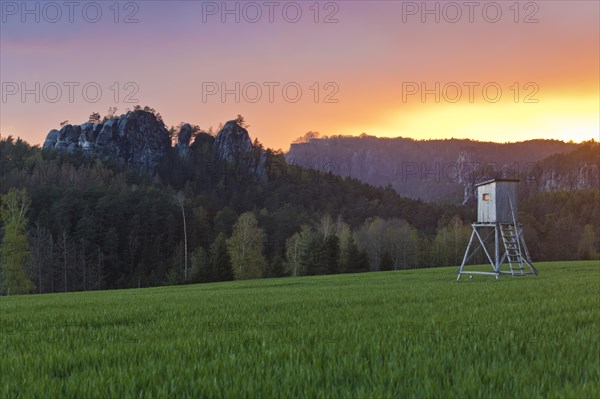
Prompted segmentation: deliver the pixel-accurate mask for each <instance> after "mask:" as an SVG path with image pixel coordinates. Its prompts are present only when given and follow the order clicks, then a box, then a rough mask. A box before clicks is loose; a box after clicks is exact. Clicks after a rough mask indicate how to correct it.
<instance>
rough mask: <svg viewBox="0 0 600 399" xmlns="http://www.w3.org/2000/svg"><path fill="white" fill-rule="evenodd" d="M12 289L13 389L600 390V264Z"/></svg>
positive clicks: (7, 345) (85, 393) (505, 394)
mask: <svg viewBox="0 0 600 399" xmlns="http://www.w3.org/2000/svg"><path fill="white" fill-rule="evenodd" d="M536 266H537V267H538V269H539V270H540V276H538V277H520V278H512V277H506V278H502V279H500V280H498V281H496V280H495V279H494V278H493V277H488V276H477V277H475V278H474V279H473V280H468V279H465V280H463V281H461V282H455V281H454V279H455V275H454V274H453V272H454V271H455V268H442V269H426V270H412V271H403V272H384V273H370V274H362V275H338V276H321V277H305V278H291V279H279V280H259V281H250V282H232V283H217V284H210V285H194V286H180V287H165V288H151V289H141V290H125V291H108V292H88V293H73V294H56V295H32V296H21V297H8V298H7V297H3V298H0V323H1V324H0V334H1V335H0V397H2V398H18V397H52V398H54V397H69V398H84V397H85V398H87V397H97V398H113V397H114V398H123V397H126V398H133V397H149V398H151V397H161V398H182V397H195V398H196V397H210V398H213V397H235V398H243V397H251V398H272V397H273V398H280V397H306V398H317V397H320V398H335V397H340V398H351V397H361V398H382V397H394V398H404V397H449V396H453V397H494V398H512V397H527V398H529V397H581V398H592V397H596V398H597V397H600V262H598V261H589V262H555V263H540V264H537V265H536Z"/></svg>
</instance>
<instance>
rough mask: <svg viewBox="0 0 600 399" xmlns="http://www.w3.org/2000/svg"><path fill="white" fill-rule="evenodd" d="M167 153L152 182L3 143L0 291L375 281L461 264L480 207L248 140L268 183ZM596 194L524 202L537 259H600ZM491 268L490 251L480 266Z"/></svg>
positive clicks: (551, 195) (241, 168) (210, 143)
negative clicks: (432, 198) (296, 279)
mask: <svg viewBox="0 0 600 399" xmlns="http://www.w3.org/2000/svg"><path fill="white" fill-rule="evenodd" d="M195 139H196V140H195V141H194V143H193V144H192V146H191V147H190V150H191V155H190V157H187V158H185V159H182V158H181V157H178V156H177V153H176V151H175V149H173V151H171V152H169V153H167V154H166V156H165V157H164V159H163V161H162V162H161V165H160V168H159V170H158V174H157V175H156V176H148V175H140V174H136V173H133V172H132V171H131V170H128V169H127V168H126V167H124V166H122V165H118V164H116V163H111V162H106V161H102V160H100V159H97V158H93V157H89V156H86V155H85V154H82V153H81V152H75V153H68V152H57V151H55V150H51V151H46V150H44V151H42V150H41V149H40V148H39V147H38V146H31V145H29V144H28V143H26V142H25V141H23V140H21V139H15V138H13V137H11V136H9V137H5V138H3V139H0V194H1V204H0V219H1V225H0V228H1V230H0V231H1V232H0V237H1V238H2V246H1V248H0V262H1V266H2V267H1V268H0V279H1V280H0V282H1V289H2V294H4V295H8V294H10V295H12V294H19V293H49V292H68V291H85V290H102V289H120V288H132V287H150V286H158V285H165V284H170V285H172V284H188V283H204V282H214V281H226V280H234V279H237V280H243V279H256V278H275V277H283V276H302V275H317V274H335V273H355V272H369V271H371V272H375V271H380V270H400V269H412V268H424V267H437V266H448V265H458V264H460V262H461V260H462V256H463V254H464V249H465V246H466V243H467V241H468V237H469V234H470V232H471V227H470V223H472V222H473V221H474V218H475V209H474V208H473V207H465V206H453V205H447V204H443V205H442V204H436V203H426V202H423V201H419V200H413V199H407V198H403V197H400V196H399V195H398V194H397V193H396V192H395V191H394V190H393V189H392V188H391V186H388V187H383V188H378V187H373V186H369V185H367V184H364V183H361V182H359V181H357V180H354V179H352V178H343V177H339V176H334V175H332V174H329V173H323V172H318V171H315V170H309V169H304V168H302V167H299V166H295V165H289V164H287V163H286V161H285V159H284V156H283V154H282V153H281V152H276V151H271V150H268V149H264V148H263V146H262V145H261V144H260V143H259V142H258V141H256V140H255V141H254V144H253V147H252V151H253V153H255V154H260V155H261V156H262V157H263V158H264V159H265V173H264V175H261V176H257V175H256V174H253V173H249V172H248V167H247V165H245V164H244V163H243V160H239V161H238V160H236V161H231V160H229V161H223V160H220V159H218V158H217V157H215V156H214V145H215V136H214V135H212V134H208V133H198V134H197V135H196V137H195ZM599 203H600V191H598V190H580V191H558V192H542V193H535V194H532V195H528V196H524V197H523V198H521V199H520V206H519V209H520V215H519V217H520V220H521V222H522V223H523V224H524V226H525V227H524V228H525V238H526V240H527V242H528V246H529V249H530V253H531V256H532V258H533V259H534V261H542V260H567V259H568V260H576V259H597V258H598V256H599V254H598V251H599V243H598V233H599V232H600V211H599V206H598V204H599ZM477 260H480V261H481V260H483V254H481V258H480V259H475V261H477Z"/></svg>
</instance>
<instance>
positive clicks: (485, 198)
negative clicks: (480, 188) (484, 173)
mask: <svg viewBox="0 0 600 399" xmlns="http://www.w3.org/2000/svg"><path fill="white" fill-rule="evenodd" d="M490 198H491V197H490V195H489V194H487V193H486V194H483V198H482V200H484V201H489V200H490Z"/></svg>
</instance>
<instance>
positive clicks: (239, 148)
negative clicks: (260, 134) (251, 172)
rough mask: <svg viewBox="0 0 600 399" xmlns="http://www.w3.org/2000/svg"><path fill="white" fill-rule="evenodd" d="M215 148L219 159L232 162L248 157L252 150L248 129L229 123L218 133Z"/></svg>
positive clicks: (233, 122) (232, 122)
mask: <svg viewBox="0 0 600 399" xmlns="http://www.w3.org/2000/svg"><path fill="white" fill-rule="evenodd" d="M215 146H216V151H217V157H218V158H219V159H221V160H225V161H231V160H235V159H240V158H243V157H244V156H246V155H247V154H248V153H249V152H250V151H251V150H252V140H250V135H249V134H248V131H247V130H246V129H244V128H243V127H241V126H240V125H238V124H237V123H236V122H235V121H229V122H227V123H226V124H225V126H223V129H221V131H220V132H219V133H217V138H216V140H215Z"/></svg>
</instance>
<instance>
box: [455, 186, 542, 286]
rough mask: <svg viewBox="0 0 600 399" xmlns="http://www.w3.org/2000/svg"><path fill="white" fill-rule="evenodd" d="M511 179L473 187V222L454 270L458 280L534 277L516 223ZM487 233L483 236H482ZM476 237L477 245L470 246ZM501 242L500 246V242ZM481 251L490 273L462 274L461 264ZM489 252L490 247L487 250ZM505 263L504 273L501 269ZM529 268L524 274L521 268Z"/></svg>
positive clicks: (514, 191) (514, 192)
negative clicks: (466, 276) (478, 276)
mask: <svg viewBox="0 0 600 399" xmlns="http://www.w3.org/2000/svg"><path fill="white" fill-rule="evenodd" d="M518 183H519V180H515V179H493V180H488V181H485V182H482V183H479V184H477V185H476V186H475V187H476V188H477V223H473V225H472V227H473V232H472V233H471V238H470V239H469V244H468V246H467V250H466V252H465V256H464V258H463V262H462V264H461V266H460V268H459V269H458V271H457V273H458V278H457V280H460V276H461V275H463V274H470V275H473V274H489V275H494V276H496V278H499V277H500V275H501V274H510V275H512V276H524V275H537V274H538V271H537V270H536V268H535V267H534V266H533V263H532V261H531V257H530V256H529V251H528V250H527V245H526V244H525V239H524V238H523V229H522V226H521V225H520V224H519V223H518V221H517V184H518ZM486 234H487V235H486ZM492 236H493V237H494V239H493V242H494V248H493V249H494V253H493V256H492V255H490V251H488V247H489V246H490V245H489V244H488V242H489V241H491V240H490V238H491V237H492ZM475 238H477V241H478V242H479V243H478V244H477V246H474V245H473V243H474V241H475ZM501 242H502V243H501ZM479 248H481V249H483V252H484V253H485V255H486V257H487V259H488V260H489V262H490V265H491V266H492V270H493V271H466V270H465V265H466V263H467V262H468V261H469V259H471V258H472V257H473V256H474V255H475V253H476V251H477V250H478V249H479ZM489 249H491V248H489ZM505 262H506V263H508V266H509V269H508V270H507V271H503V270H501V268H502V265H503V264H504V263H505ZM525 264H527V265H528V266H529V271H525V269H524V265H525Z"/></svg>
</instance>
